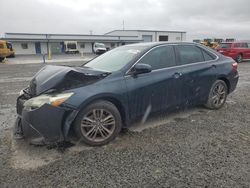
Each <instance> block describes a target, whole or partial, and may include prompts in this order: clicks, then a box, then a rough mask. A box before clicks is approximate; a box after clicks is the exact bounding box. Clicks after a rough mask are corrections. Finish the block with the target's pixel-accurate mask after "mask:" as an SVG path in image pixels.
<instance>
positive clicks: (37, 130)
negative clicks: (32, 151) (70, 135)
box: [14, 95, 72, 144]
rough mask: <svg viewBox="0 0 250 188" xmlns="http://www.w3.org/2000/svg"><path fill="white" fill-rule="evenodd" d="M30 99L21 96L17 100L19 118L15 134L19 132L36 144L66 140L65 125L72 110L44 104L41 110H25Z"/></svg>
mask: <svg viewBox="0 0 250 188" xmlns="http://www.w3.org/2000/svg"><path fill="white" fill-rule="evenodd" d="M27 100H28V97H27V96H25V95H21V96H19V97H18V99H17V114H18V118H17V121H16V124H15V129H14V131H16V132H14V134H15V133H17V131H18V132H19V134H20V133H21V134H22V135H23V137H24V138H25V139H27V140H29V141H30V142H31V143H34V144H47V143H53V142H60V141H63V140H64V139H65V136H64V135H65V131H64V130H63V123H64V122H65V121H66V116H67V115H68V114H70V112H72V110H70V109H67V108H63V107H54V106H51V105H49V104H44V105H43V106H41V107H40V108H37V109H34V110H31V109H25V108H24V103H25V101H27Z"/></svg>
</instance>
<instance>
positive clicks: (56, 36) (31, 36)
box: [2, 33, 142, 42]
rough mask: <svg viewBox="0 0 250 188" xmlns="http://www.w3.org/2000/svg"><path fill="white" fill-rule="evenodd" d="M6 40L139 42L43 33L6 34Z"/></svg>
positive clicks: (113, 37)
mask: <svg viewBox="0 0 250 188" xmlns="http://www.w3.org/2000/svg"><path fill="white" fill-rule="evenodd" d="M2 39H5V40H46V41H47V40H84V41H95V40H97V41H110V42H112V41H114V42H115V41H131V42H139V41H141V40H142V39H140V38H138V36H113V35H84V34H45V33H44V34H42V33H5V35H4V36H3V37H2Z"/></svg>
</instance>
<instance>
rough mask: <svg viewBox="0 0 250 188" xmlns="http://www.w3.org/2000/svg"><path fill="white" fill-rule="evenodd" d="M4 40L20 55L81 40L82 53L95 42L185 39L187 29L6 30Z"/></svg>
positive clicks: (60, 50) (44, 51) (60, 48)
mask: <svg viewBox="0 0 250 188" xmlns="http://www.w3.org/2000/svg"><path fill="white" fill-rule="evenodd" d="M1 39H3V40H7V41H9V42H11V43H12V46H13V48H14V50H15V53H16V55H20V54H22V55H28V54H47V53H48V52H49V49H50V50H51V52H52V54H58V53H64V49H65V48H64V41H77V46H78V49H79V51H80V52H83V53H93V44H94V43H95V42H100V43H104V44H105V45H106V47H107V48H109V49H112V48H115V47H117V46H121V45H125V44H131V43H138V42H157V41H185V40H186V32H181V31H152V30H114V31H111V32H109V33H106V34H104V35H73V34H72V35H70V34H32V33H5V34H4V35H3V36H2V37H1Z"/></svg>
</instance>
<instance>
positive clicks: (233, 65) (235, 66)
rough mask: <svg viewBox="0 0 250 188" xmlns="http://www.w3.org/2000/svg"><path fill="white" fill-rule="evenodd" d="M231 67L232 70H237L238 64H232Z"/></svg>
mask: <svg viewBox="0 0 250 188" xmlns="http://www.w3.org/2000/svg"><path fill="white" fill-rule="evenodd" d="M232 67H233V69H234V70H237V69H238V63H236V62H234V63H233V64H232Z"/></svg>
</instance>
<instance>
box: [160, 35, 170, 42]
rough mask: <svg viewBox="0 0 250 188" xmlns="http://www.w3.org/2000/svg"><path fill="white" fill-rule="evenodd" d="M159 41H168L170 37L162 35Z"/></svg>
mask: <svg viewBox="0 0 250 188" xmlns="http://www.w3.org/2000/svg"><path fill="white" fill-rule="evenodd" d="M159 41H168V36H167V35H160V36H159Z"/></svg>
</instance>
